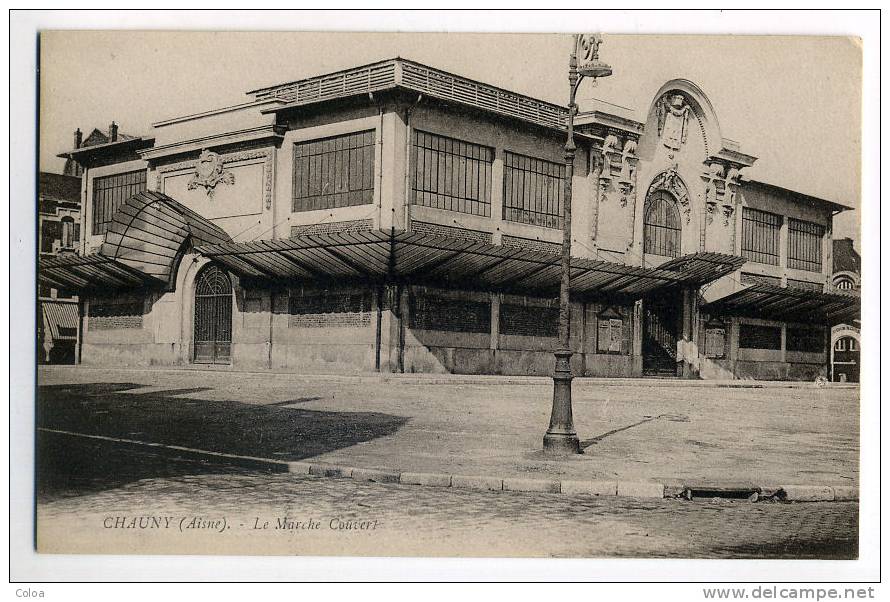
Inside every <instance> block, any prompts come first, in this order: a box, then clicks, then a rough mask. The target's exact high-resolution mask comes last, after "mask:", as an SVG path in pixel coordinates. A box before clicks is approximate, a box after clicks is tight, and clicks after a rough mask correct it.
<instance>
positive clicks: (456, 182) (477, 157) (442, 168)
mask: <svg viewBox="0 0 890 602" xmlns="http://www.w3.org/2000/svg"><path fill="white" fill-rule="evenodd" d="M413 161H414V168H413V170H412V171H413V176H412V177H413V180H414V183H413V185H412V189H413V191H414V204H416V205H423V206H424V207H435V208H437V209H446V210H448V211H458V212H460V213H469V214H471V215H481V216H483V217H491V164H492V162H493V161H494V149H492V148H489V147H487V146H481V145H479V144H473V143H472V142H464V141H462V140H456V139H454V138H446V137H445V136H437V135H435V134H430V133H427V132H421V131H417V130H415V131H414V156H413Z"/></svg>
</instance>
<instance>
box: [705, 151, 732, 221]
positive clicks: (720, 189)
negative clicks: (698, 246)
mask: <svg viewBox="0 0 890 602" xmlns="http://www.w3.org/2000/svg"><path fill="white" fill-rule="evenodd" d="M724 174H725V175H724ZM739 177H740V172H739V170H738V168H736V167H733V166H732V165H729V164H726V165H724V164H722V163H718V162H716V161H714V162H712V163H710V164H708V170H707V172H705V173H704V174H702V179H703V180H704V182H705V207H706V210H707V215H708V223H709V224H710V223H713V221H714V215H716V214H717V213H718V209H719V210H720V213H722V215H723V225H724V226H729V223H730V220H731V219H732V216H733V214H734V213H735V201H736V192H737V191H738V187H739ZM721 201H722V203H721Z"/></svg>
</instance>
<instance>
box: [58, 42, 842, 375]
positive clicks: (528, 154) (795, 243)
mask: <svg viewBox="0 0 890 602" xmlns="http://www.w3.org/2000/svg"><path fill="white" fill-rule="evenodd" d="M249 94H250V96H251V97H252V98H251V100H250V101H249V102H246V103H244V104H241V105H238V106H234V107H227V108H223V109H217V110H212V111H207V112H204V113H200V114H197V115H190V116H186V117H180V118H174V119H168V120H166V121H161V122H158V123H156V124H155V125H154V133H153V136H151V137H144V138H139V137H127V139H124V140H121V139H120V138H119V139H118V140H116V141H115V140H111V141H108V142H106V143H103V144H100V145H98V146H95V147H81V148H75V149H73V150H72V151H69V152H67V153H63V155H60V156H64V157H66V158H69V159H71V160H73V161H75V162H76V163H77V164H78V165H80V166H82V168H83V169H84V178H83V195H84V198H85V199H88V202H87V203H86V206H85V210H84V215H83V224H84V226H83V228H84V236H83V240H82V242H81V251H82V253H83V254H84V257H81V258H75V259H58V260H56V261H55V263H53V264H51V265H46V266H44V267H45V269H43V270H42V272H41V277H42V278H44V279H46V280H47V281H52V282H57V283H60V282H64V283H65V284H66V285H67V286H71V287H74V288H77V289H78V290H79V291H81V293H82V295H83V299H84V305H85V307H86V315H87V318H86V321H85V328H84V333H83V337H82V348H81V357H82V361H83V363H90V364H98V365H122V364H124V365H128V364H160V365H181V364H190V363H196V364H223V365H228V366H231V367H232V368H235V369H271V370H278V371H291V372H301V371H305V372H361V371H370V370H380V371H386V372H389V371H393V372H455V373H492V374H551V373H552V369H553V362H554V357H553V354H552V350H553V348H554V346H555V344H556V335H557V328H556V325H557V316H558V303H557V300H556V296H557V291H558V287H559V273H560V267H559V259H558V254H559V252H560V242H561V240H562V231H561V228H562V220H563V184H564V181H565V173H566V172H565V166H564V158H563V157H564V151H563V147H564V144H565V126H564V124H565V118H566V114H567V113H566V109H564V108H562V107H559V106H557V105H553V104H549V103H546V102H543V101H540V100H537V99H534V98H530V97H527V96H523V95H521V94H516V93H514V92H509V91H507V90H503V89H500V88H496V87H494V86H490V85H487V84H484V83H481V82H476V81H472V80H469V79H466V78H462V77H459V76H456V75H453V74H450V73H446V72H444V71H440V70H438V69H434V68H431V67H427V66H425V65H421V64H419V63H415V62H412V61H408V60H404V59H393V60H387V61H381V62H379V63H374V64H371V65H365V66H360V67H356V68H353V69H347V70H344V71H339V72H336V73H332V74H328V75H323V76H319V77H313V78H308V79H305V80H301V81H297V82H291V83H286V84H281V85H278V86H272V87H268V88H263V89H260V90H254V91H252V92H250V93H249ZM577 124H578V125H577V135H576V143H577V145H578V153H577V156H576V161H575V165H574V177H573V179H572V186H573V207H572V214H573V219H572V238H573V246H572V254H573V257H574V259H573V274H572V285H571V287H572V326H571V335H572V347H573V350H574V352H575V355H574V356H573V358H572V361H573V367H574V370H575V372H576V373H577V374H579V375H587V376H639V375H642V374H652V375H665V376H667V375H679V376H684V377H702V378H732V377H735V378H774V379H788V378H791V379H812V378H815V377H817V376H825V375H826V373H827V366H828V355H827V353H828V341H829V332H828V327H829V326H830V325H831V324H834V323H836V322H837V321H840V320H849V319H850V317H851V316H858V299H856V300H853V299H852V298H851V297H850V296H848V295H844V294H837V293H833V292H830V291H829V290H828V289H830V286H829V284H830V275H831V265H832V249H831V245H830V244H829V241H830V240H831V231H832V217H833V215H834V214H835V213H837V212H839V211H843V210H846V209H848V207H846V206H844V205H841V204H839V203H836V202H831V201H826V200H823V199H818V198H815V197H811V196H806V195H803V194H800V193H797V192H793V191H790V190H786V189H783V188H780V187H777V186H773V185H770V184H766V183H762V182H754V181H749V180H745V179H743V177H742V173H741V172H742V171H744V170H745V169H746V168H747V167H749V166H750V165H752V164H753V163H754V161H755V160H756V159H755V157H753V156H750V155H747V154H745V153H743V152H742V151H741V149H740V146H739V144H738V143H736V142H733V141H731V140H729V139H726V138H724V137H723V135H722V133H721V131H720V128H719V125H718V121H717V117H716V115H715V113H714V109H713V107H712V106H711V103H710V101H709V100H708V99H707V97H706V96H705V95H704V93H703V92H702V91H701V90H700V89H699V88H698V87H697V86H696V85H695V84H693V83H691V82H689V81H686V80H672V81H670V82H667V83H665V84H664V85H663V86H662V87H661V89H660V90H659V91H658V92H657V93H656V94H655V96H654V97H653V99H652V102H651V104H650V106H649V108H648V111H647V117H646V118H645V122H643V121H637V120H635V119H634V118H633V116H632V115H631V114H630V112H629V111H627V110H625V109H622V108H619V107H615V106H614V105H605V104H602V105H598V106H596V107H595V108H594V109H593V110H590V111H586V112H582V113H581V114H580V115H579V116H578V119H577ZM134 195H135V196H134Z"/></svg>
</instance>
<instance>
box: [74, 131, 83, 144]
mask: <svg viewBox="0 0 890 602" xmlns="http://www.w3.org/2000/svg"><path fill="white" fill-rule="evenodd" d="M81 144H83V132H81V131H80V128H77V129H76V130H74V148H80V145H81Z"/></svg>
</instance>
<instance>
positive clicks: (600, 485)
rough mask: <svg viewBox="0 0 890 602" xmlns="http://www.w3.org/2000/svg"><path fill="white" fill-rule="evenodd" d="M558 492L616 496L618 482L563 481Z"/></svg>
mask: <svg viewBox="0 0 890 602" xmlns="http://www.w3.org/2000/svg"><path fill="white" fill-rule="evenodd" d="M560 492H561V493H568V494H584V495H604V496H605V495H618V481H563V482H562V483H560Z"/></svg>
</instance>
